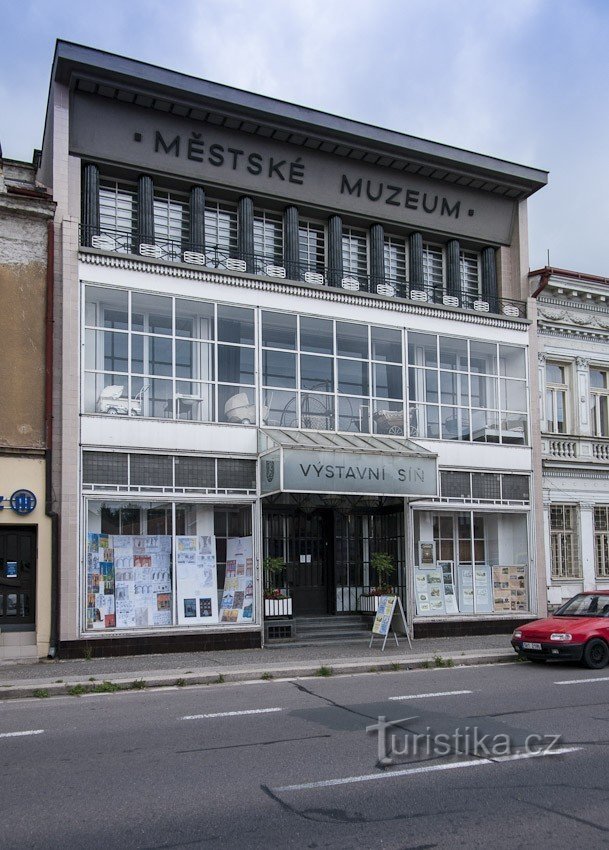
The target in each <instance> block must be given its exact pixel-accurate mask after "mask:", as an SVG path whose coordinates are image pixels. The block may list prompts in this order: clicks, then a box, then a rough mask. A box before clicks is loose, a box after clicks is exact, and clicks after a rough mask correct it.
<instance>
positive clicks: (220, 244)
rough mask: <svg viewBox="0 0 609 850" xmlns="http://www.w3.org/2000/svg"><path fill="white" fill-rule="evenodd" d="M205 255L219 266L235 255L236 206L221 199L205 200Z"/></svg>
mask: <svg viewBox="0 0 609 850" xmlns="http://www.w3.org/2000/svg"><path fill="white" fill-rule="evenodd" d="M205 256H206V257H207V263H208V265H213V266H216V267H217V266H221V265H223V264H224V262H225V261H226V259H227V258H228V257H236V256H237V208H236V207H235V206H233V205H231V204H227V203H225V202H223V201H212V200H206V201H205Z"/></svg>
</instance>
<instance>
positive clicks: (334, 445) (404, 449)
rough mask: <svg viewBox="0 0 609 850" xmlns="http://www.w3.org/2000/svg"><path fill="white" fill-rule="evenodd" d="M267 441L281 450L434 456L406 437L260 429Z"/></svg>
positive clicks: (434, 455)
mask: <svg viewBox="0 0 609 850" xmlns="http://www.w3.org/2000/svg"><path fill="white" fill-rule="evenodd" d="M260 435H261V436H262V437H263V438H266V440H267V442H270V443H271V444H274V445H277V446H281V447H282V448H284V449H311V450H313V451H316V452H319V451H324V450H325V451H343V452H345V451H348V452H355V453H358V454H359V453H361V454H391V455H400V456H403V455H410V456H412V457H437V455H436V454H434V452H430V451H429V449H425V448H423V446H419V445H418V444H417V443H415V442H414V441H413V440H409V439H407V438H406V437H381V436H378V435H377V434H375V435H374V436H372V435H371V434H334V433H332V432H330V431H296V430H290V431H288V430H283V429H281V428H268V429H267V428H260Z"/></svg>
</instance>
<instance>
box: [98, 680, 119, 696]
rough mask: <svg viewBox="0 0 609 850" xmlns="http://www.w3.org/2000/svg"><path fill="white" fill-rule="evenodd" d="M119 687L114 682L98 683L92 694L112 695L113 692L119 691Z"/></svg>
mask: <svg viewBox="0 0 609 850" xmlns="http://www.w3.org/2000/svg"><path fill="white" fill-rule="evenodd" d="M120 689H121V686H120V685H117V684H116V682H100V683H99V685H95V687H94V688H93V693H94V694H113V693H114V692H115V691H120Z"/></svg>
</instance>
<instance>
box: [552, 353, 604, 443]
mask: <svg viewBox="0 0 609 850" xmlns="http://www.w3.org/2000/svg"><path fill="white" fill-rule="evenodd" d="M568 392H569V387H568V383H567V366H564V365H561V364H560V363H547V364H546V430H547V431H549V432H550V433H552V434H566V433H567V430H568V424H567V404H568ZM593 418H594V417H593Z"/></svg>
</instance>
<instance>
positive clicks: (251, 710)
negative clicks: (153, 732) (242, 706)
mask: <svg viewBox="0 0 609 850" xmlns="http://www.w3.org/2000/svg"><path fill="white" fill-rule="evenodd" d="M274 711H283V708H249V709H247V710H245V711H217V712H215V713H214V714H187V715H186V717H183V718H182V720H209V718H211V717H241V716H242V715H244V714H271V713H272V712H274Z"/></svg>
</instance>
